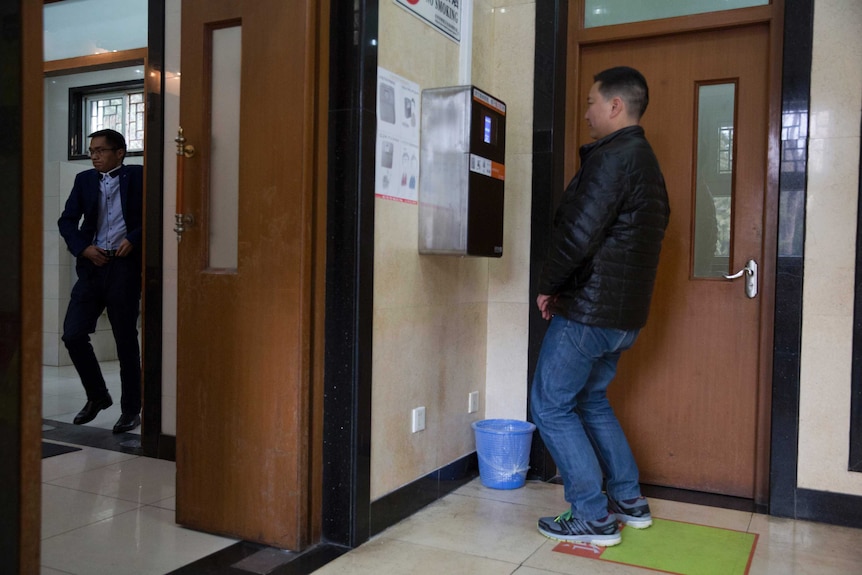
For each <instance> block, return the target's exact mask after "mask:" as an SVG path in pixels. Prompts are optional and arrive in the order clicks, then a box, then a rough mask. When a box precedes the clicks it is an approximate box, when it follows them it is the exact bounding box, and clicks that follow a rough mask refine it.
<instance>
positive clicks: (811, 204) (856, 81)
mask: <svg viewBox="0 0 862 575" xmlns="http://www.w3.org/2000/svg"><path fill="white" fill-rule="evenodd" d="M860 31H862V3H860V2H855V1H854V2H848V1H846V0H816V2H815V4H814V54H813V61H812V76H811V109H810V127H809V138H810V139H809V145H808V154H809V157H808V187H807V205H806V230H805V270H806V273H805V287H804V291H803V316H802V359H801V390H800V414H799V416H800V417H799V467H798V483H799V486H800V487H804V488H808V489H817V490H823V491H834V492H839V493H850V494H855V495H862V473H853V472H848V471H847V465H848V459H849V444H848V440H847V438H848V437H849V430H850V369H851V363H852V360H851V353H852V344H853V334H852V329H853V299H854V272H855V256H856V252H855V245H856V207H857V196H858V193H859V169H860V166H859V145H860V133H859V126H860V110H862V64H860V63H862V36H860Z"/></svg>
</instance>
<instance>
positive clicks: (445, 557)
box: [314, 537, 518, 575]
mask: <svg viewBox="0 0 862 575" xmlns="http://www.w3.org/2000/svg"><path fill="white" fill-rule="evenodd" d="M517 567H518V565H517V563H516V564H512V563H507V562H505V561H501V560H499V559H490V558H487V557H480V556H477V555H475V554H470V553H453V552H447V553H442V552H441V550H440V549H439V548H435V547H430V546H426V545H421V544H416V543H407V542H404V541H398V540H392V539H387V538H385V537H381V538H377V539H374V540H372V541H369V542H368V543H367V544H365V545H362V546H361V547H359V548H358V549H355V550H354V551H351V552H350V553H347V554H346V555H342V556H341V557H339V558H338V559H336V560H335V561H332V562H331V563H329V564H327V565H326V566H324V567H323V568H321V569H318V570H317V571H315V572H314V573H315V575H346V574H350V575H384V574H387V573H398V574H400V575H440V574H441V573H470V575H509V574H510V573H512V572H513V571H514V570H515V569H517Z"/></svg>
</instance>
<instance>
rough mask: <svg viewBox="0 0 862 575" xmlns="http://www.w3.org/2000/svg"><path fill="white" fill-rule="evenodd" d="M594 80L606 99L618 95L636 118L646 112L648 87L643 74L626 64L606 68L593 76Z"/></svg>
mask: <svg viewBox="0 0 862 575" xmlns="http://www.w3.org/2000/svg"><path fill="white" fill-rule="evenodd" d="M593 81H594V82H599V93H601V95H602V96H604V97H605V98H606V99H607V98H611V97H613V96H619V97H620V98H622V99H623V101H624V102H625V103H626V108H628V109H629V111H630V113H634V114H637V118H638V119H640V118H641V116H643V115H644V112H646V109H647V105H648V104H649V88H648V87H647V82H646V78H644V77H643V74H641V73H640V72H638V71H637V70H635V69H634V68H629V67H628V66H617V67H616V68H608V69H607V70H605V71H604V72H599V73H598V74H596V75H595V76H593Z"/></svg>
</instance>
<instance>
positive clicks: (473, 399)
mask: <svg viewBox="0 0 862 575" xmlns="http://www.w3.org/2000/svg"><path fill="white" fill-rule="evenodd" d="M477 411H479V392H478V391H471V392H470V395H468V396H467V413H476V412H477Z"/></svg>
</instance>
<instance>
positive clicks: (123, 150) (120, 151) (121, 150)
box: [117, 148, 126, 160]
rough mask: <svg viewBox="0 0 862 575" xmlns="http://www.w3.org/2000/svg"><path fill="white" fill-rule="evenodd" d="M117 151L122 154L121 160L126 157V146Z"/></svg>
mask: <svg viewBox="0 0 862 575" xmlns="http://www.w3.org/2000/svg"><path fill="white" fill-rule="evenodd" d="M117 153H118V154H119V155H120V159H121V160H125V159H126V150H125V149H124V148H119V149H117Z"/></svg>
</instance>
